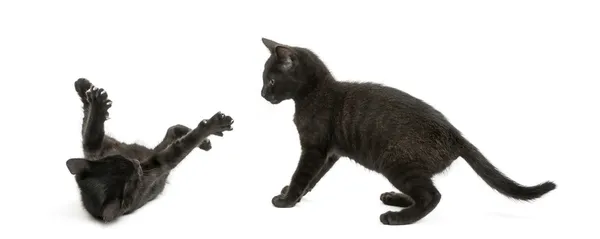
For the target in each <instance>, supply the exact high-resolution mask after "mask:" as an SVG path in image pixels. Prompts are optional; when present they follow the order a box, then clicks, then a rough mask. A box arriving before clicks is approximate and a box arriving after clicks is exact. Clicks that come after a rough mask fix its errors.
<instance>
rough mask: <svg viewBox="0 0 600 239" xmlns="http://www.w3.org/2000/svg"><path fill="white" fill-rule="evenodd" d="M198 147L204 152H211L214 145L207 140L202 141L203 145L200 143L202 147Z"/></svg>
mask: <svg viewBox="0 0 600 239" xmlns="http://www.w3.org/2000/svg"><path fill="white" fill-rule="evenodd" d="M198 147H199V148H200V149H202V150H204V151H209V150H210V149H212V144H211V143H210V140H208V139H205V140H204V141H202V143H200V146H198Z"/></svg>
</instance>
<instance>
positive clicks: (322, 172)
mask: <svg viewBox="0 0 600 239" xmlns="http://www.w3.org/2000/svg"><path fill="white" fill-rule="evenodd" d="M338 159H340V156H338V155H331V156H329V157H328V158H327V161H326V162H325V165H323V167H322V168H321V169H320V170H319V173H317V175H315V177H314V178H313V179H312V180H311V181H310V183H309V184H308V186H307V187H306V189H304V193H303V194H302V197H304V196H306V194H307V193H309V192H310V191H312V189H313V188H314V187H315V185H317V183H319V181H321V178H323V176H324V175H325V174H327V172H329V170H330V169H331V167H333V165H334V164H335V163H336V162H337V161H338ZM288 189H289V186H285V187H283V189H281V194H286V193H287V191H288ZM300 200H302V198H300Z"/></svg>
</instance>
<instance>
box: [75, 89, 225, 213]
mask: <svg viewBox="0 0 600 239" xmlns="http://www.w3.org/2000/svg"><path fill="white" fill-rule="evenodd" d="M75 90H76V91H77V94H78V95H79V98H80V99H81V101H82V103H83V112H84V114H83V115H84V116H83V127H82V132H81V134H82V138H83V152H84V158H72V159H69V160H67V162H66V164H67V168H68V169H69V171H70V172H71V174H73V175H75V180H76V182H77V185H78V187H79V189H80V192H81V199H82V202H83V206H84V208H85V209H86V210H87V211H88V212H89V213H90V214H91V215H92V216H93V217H94V218H96V219H99V220H102V221H105V222H110V221H113V220H115V219H117V218H118V217H120V216H122V215H126V214H129V213H132V212H134V211H135V210H137V209H138V208H140V207H142V206H143V205H145V204H146V203H147V202H149V201H152V200H153V199H155V198H156V197H157V196H158V195H159V194H160V193H161V192H162V191H163V189H164V187H165V183H166V180H167V177H168V176H169V173H170V172H171V170H172V169H174V168H175V167H176V166H177V165H178V164H179V162H181V161H182V160H183V159H184V158H185V157H186V156H187V155H188V154H189V153H190V152H191V151H192V150H193V149H194V148H196V147H199V148H201V149H203V150H205V151H208V150H210V149H211V148H212V146H211V143H210V141H209V140H208V139H207V137H208V136H209V135H211V134H212V135H217V136H223V132H224V131H230V130H232V127H231V125H232V124H233V119H232V118H231V117H230V116H226V115H224V114H222V113H220V112H219V113H217V114H215V115H214V116H212V117H211V118H210V119H208V120H202V121H201V122H200V123H199V124H198V126H197V127H196V128H194V129H190V128H188V127H186V126H183V125H175V126H172V127H171V128H169V129H168V130H167V133H166V135H165V137H164V139H163V141H162V142H161V143H159V144H158V145H157V146H156V147H155V148H154V149H149V148H146V147H144V146H142V145H138V144H126V143H123V142H119V141H117V140H116V139H114V138H112V137H110V136H108V135H106V134H105V132H104V122H105V121H106V120H107V119H108V109H109V108H110V107H111V105H112V102H111V101H110V100H109V99H108V95H107V94H106V92H105V91H104V90H103V89H101V88H97V87H95V86H94V85H92V84H91V83H90V82H89V81H88V80H86V79H84V78H80V79H78V80H77V81H76V82H75Z"/></svg>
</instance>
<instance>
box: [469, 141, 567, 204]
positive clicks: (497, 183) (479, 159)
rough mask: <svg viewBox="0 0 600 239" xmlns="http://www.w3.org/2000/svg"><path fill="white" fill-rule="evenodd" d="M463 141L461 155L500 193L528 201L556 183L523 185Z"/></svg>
mask: <svg viewBox="0 0 600 239" xmlns="http://www.w3.org/2000/svg"><path fill="white" fill-rule="evenodd" d="M464 142H465V143H464V146H465V148H464V149H463V152H462V154H461V157H462V158H464V159H465V161H467V163H468V164H469V165H470V166H471V168H473V170H475V172H476V173H477V175H479V177H481V178H482V179H483V181H485V182H486V183H487V184H488V185H489V186H490V187H492V188H493V189H495V190H497V191H498V192H500V193H501V194H503V195H505V196H508V197H511V198H515V199H519V200H524V201H529V200H533V199H537V198H539V197H541V196H543V195H544V194H546V193H548V192H550V191H552V190H554V189H555V188H556V184H555V183H554V182H551V181H547V182H544V183H541V184H538V185H535V186H531V187H527V186H523V185H521V184H519V183H517V182H515V181H513V180H512V179H510V178H508V177H507V176H505V175H504V174H503V173H502V172H500V171H499V170H498V169H497V168H496V167H495V166H494V165H492V164H491V163H490V162H489V161H488V160H487V159H486V158H485V156H483V154H482V153H481V152H479V150H478V149H477V148H476V147H475V146H474V145H472V144H471V143H469V142H468V141H466V140H464Z"/></svg>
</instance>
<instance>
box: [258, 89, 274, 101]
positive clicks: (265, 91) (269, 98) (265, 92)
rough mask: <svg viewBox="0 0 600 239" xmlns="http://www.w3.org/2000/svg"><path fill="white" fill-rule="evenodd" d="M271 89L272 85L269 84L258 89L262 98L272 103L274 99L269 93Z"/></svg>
mask: <svg viewBox="0 0 600 239" xmlns="http://www.w3.org/2000/svg"><path fill="white" fill-rule="evenodd" d="M272 89H273V87H272V86H271V85H266V86H263V88H262V90H261V91H260V95H261V96H262V97H263V98H265V100H267V101H269V102H271V103H274V102H276V100H275V95H273V94H271V93H272Z"/></svg>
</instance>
